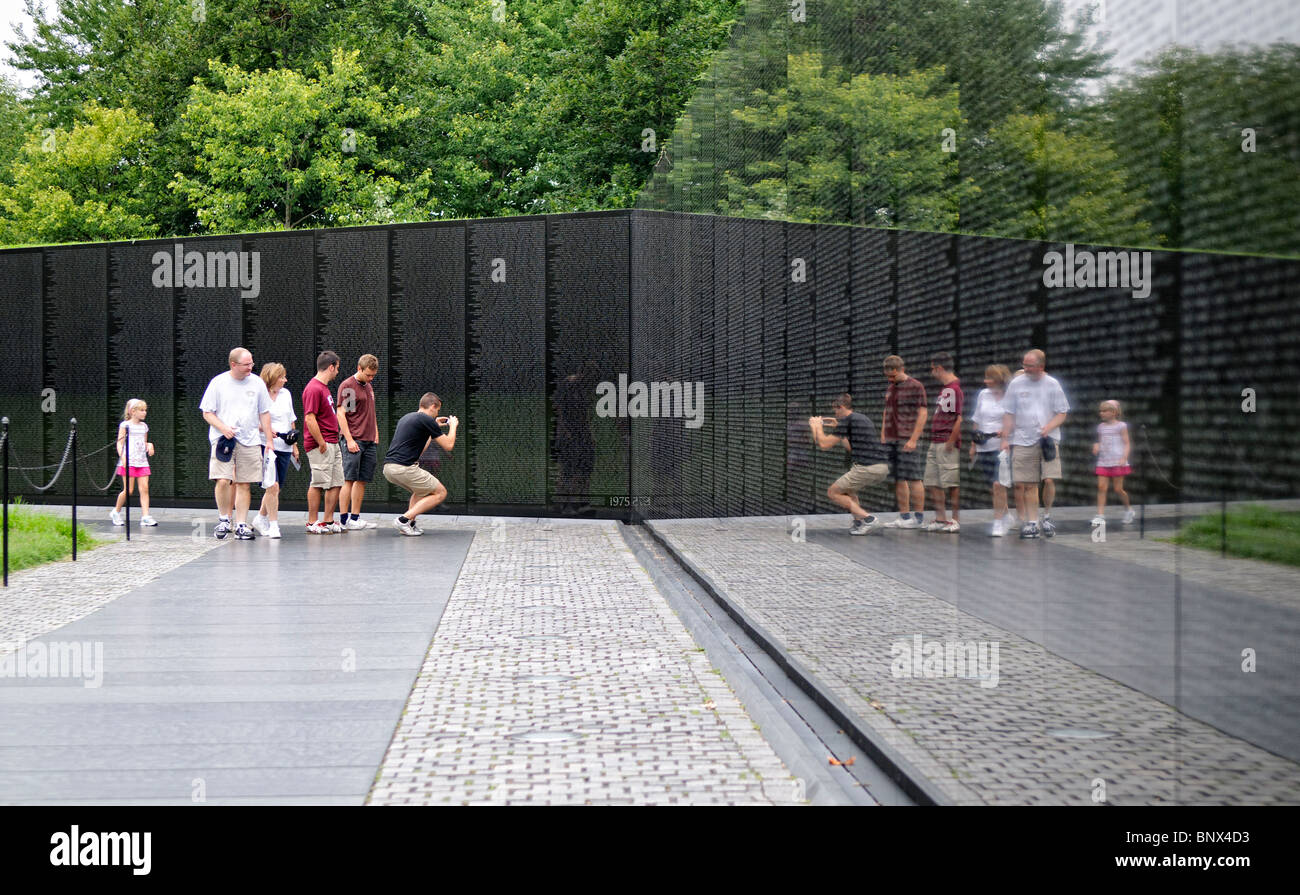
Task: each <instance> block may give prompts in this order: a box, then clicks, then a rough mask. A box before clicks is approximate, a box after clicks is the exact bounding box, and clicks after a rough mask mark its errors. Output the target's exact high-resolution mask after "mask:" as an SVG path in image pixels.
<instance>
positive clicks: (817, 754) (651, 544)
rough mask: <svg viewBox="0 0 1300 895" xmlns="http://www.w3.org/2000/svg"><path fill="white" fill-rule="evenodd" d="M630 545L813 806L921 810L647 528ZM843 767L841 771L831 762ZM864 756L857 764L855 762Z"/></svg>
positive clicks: (635, 530) (628, 535)
mask: <svg viewBox="0 0 1300 895" xmlns="http://www.w3.org/2000/svg"><path fill="white" fill-rule="evenodd" d="M619 529H620V531H621V532H622V534H623V539H624V541H626V543H627V544H628V546H629V548H631V550H632V553H633V554H634V555H635V556H636V558H637V561H638V562H640V563H641V565H642V567H644V568H645V569H646V571H647V572H648V573H649V574H650V577H651V579H652V580H653V581H654V583H655V586H656V587H657V588H658V589H659V592H660V593H661V594H663V596H664V598H665V599H666V600H667V601H668V605H669V606H671V607H672V609H673V611H674V612H676V613H677V616H678V618H680V619H681V621H682V623H683V624H684V625H685V626H686V629H687V630H688V631H690V633H691V636H692V637H694V638H695V642H696V643H698V644H699V645H700V646H701V647H703V648H704V652H705V655H707V656H708V657H709V660H710V662H712V663H713V665H714V667H716V668H717V669H718V670H719V671H721V672H722V674H723V677H724V678H725V679H726V681H727V683H728V684H729V685H730V686H731V688H732V690H734V691H735V693H736V696H737V697H738V698H739V699H740V701H741V703H742V704H743V705H744V706H745V709H746V710H747V711H748V712H749V714H750V717H751V718H753V720H754V722H755V723H756V724H757V725H758V726H759V729H760V730H761V731H762V733H763V736H764V737H765V738H766V739H767V741H768V743H769V744H770V745H771V746H772V749H773V750H774V751H775V752H776V754H777V756H778V757H780V759H781V761H782V762H784V763H785V766H786V767H787V768H788V769H789V770H790V773H791V774H793V775H794V777H795V778H796V780H797V781H798V784H797V785H798V786H799V787H800V788H802V790H803V795H804V797H805V798H806V799H807V801H808V802H810V803H811V804H813V805H877V804H879V805H914V804H916V802H915V801H914V800H913V799H912V798H911V797H910V796H908V794H907V793H906V792H905V791H904V790H903V789H902V788H901V787H900V786H899V785H898V784H897V783H896V782H895V781H894V779H893V778H892V777H891V775H890V774H889V773H888V772H887V771H886V770H885V769H883V768H881V767H880V766H878V765H877V764H876V763H875V762H873V761H871V760H870V759H869V758H868V757H867V756H866V755H864V754H863V750H862V749H861V748H859V746H858V745H856V744H855V742H854V740H853V738H852V737H851V736H850V732H849V731H847V730H846V729H845V728H844V727H843V726H842V725H840V724H837V723H836V722H835V720H834V719H833V718H831V716H830V715H828V714H827V713H826V712H825V711H824V710H823V709H822V708H821V706H819V705H818V704H817V702H816V701H814V700H813V699H812V698H811V697H810V696H809V695H808V694H807V693H805V692H804V691H803V689H801V688H800V686H799V685H798V684H797V683H796V682H795V681H794V680H793V679H791V678H790V676H789V675H788V674H786V673H785V671H784V670H783V669H782V668H781V667H780V665H778V664H777V662H776V661H774V660H773V658H772V657H771V656H769V655H768V653H767V652H766V651H764V649H763V648H762V647H761V646H760V645H759V644H758V643H757V642H756V641H754V639H753V638H751V637H750V636H749V635H748V634H747V633H746V632H745V630H744V629H743V628H742V627H741V626H740V625H739V624H737V623H736V621H735V620H733V619H732V618H731V617H730V616H729V615H728V614H727V613H726V612H724V611H723V610H722V608H721V607H719V605H718V604H717V603H716V602H715V601H714V600H713V598H712V597H711V596H710V595H709V594H708V592H707V591H705V590H704V589H703V588H702V587H701V586H700V585H699V583H698V582H696V580H695V579H694V578H692V577H691V576H690V574H689V573H688V572H687V571H686V570H685V569H683V568H682V567H681V566H680V565H679V564H678V563H677V561H676V560H675V559H673V558H672V557H671V556H670V555H669V554H668V553H667V551H666V550H665V549H664V548H663V546H662V545H661V544H660V543H659V542H658V541H656V540H655V539H654V538H653V537H651V535H650V533H649V532H648V531H646V529H645V528H644V527H643V526H640V525H620V526H619ZM832 758H834V759H835V760H837V761H839V762H841V763H840V764H839V765H838V766H834V765H832V764H831V762H830V759H832ZM851 758H856V761H853V762H852V763H851V764H850V763H849V760H850V759H851Z"/></svg>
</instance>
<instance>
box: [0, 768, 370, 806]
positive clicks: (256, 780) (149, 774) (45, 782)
mask: <svg viewBox="0 0 1300 895" xmlns="http://www.w3.org/2000/svg"><path fill="white" fill-rule="evenodd" d="M374 776H375V765H373V764H365V765H356V766H353V767H316V768H292V769H287V768H281V767H269V768H212V767H202V766H196V767H192V768H183V769H167V768H154V769H149V770H122V769H112V770H81V771H33V770H25V771H4V772H0V801H4V802H7V801H9V800H10V799H24V800H28V801H30V800H36V799H67V798H75V799H77V800H83V799H84V800H89V799H141V798H158V799H178V800H181V799H186V798H191V797H192V796H191V794H192V793H193V792H194V791H195V788H196V786H197V784H196V782H195V781H202V784H203V786H204V788H205V789H206V795H207V796H208V797H210V798H233V797H247V796H255V797H262V798H274V799H282V798H292V797H296V796H346V795H359V796H361V797H364V796H365V793H366V792H367V790H369V788H370V783H371V781H372V780H373V779H374Z"/></svg>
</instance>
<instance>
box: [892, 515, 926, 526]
mask: <svg viewBox="0 0 1300 895" xmlns="http://www.w3.org/2000/svg"><path fill="white" fill-rule="evenodd" d="M898 527H899V528H920V527H921V523H920V522H918V521H917V519H916V517H915V516H912V517H909V518H907V519H899V520H898Z"/></svg>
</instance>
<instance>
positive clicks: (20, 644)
mask: <svg viewBox="0 0 1300 895" xmlns="http://www.w3.org/2000/svg"><path fill="white" fill-rule="evenodd" d="M5 677H25V678H74V679H76V678H79V679H81V680H82V681H83V686H84V687H86V688H87V689H90V690H95V689H98V688H99V687H100V686H102V685H103V683H104V642H103V641H102V640H96V641H93V642H92V641H89V640H87V641H76V640H52V641H50V642H48V643H47V642H45V641H43V640H33V641H30V642H29V641H26V640H19V641H5V642H0V678H5Z"/></svg>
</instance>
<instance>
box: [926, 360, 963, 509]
mask: <svg viewBox="0 0 1300 895" xmlns="http://www.w3.org/2000/svg"><path fill="white" fill-rule="evenodd" d="M952 366H953V364H952V356H951V355H949V354H948V352H946V351H940V352H939V353H938V354H936V355H934V356H933V357H932V358H930V375H932V376H933V377H934V378H935V379H937V380H939V385H940V389H939V397H938V398H937V399H936V400H935V406H934V422H933V423H932V424H931V426H930V449H929V451H928V452H927V453H926V455H925V487H926V488H927V489H929V491H930V500H931V501H932V502H933V503H934V521H933V522H931V523H930V524H929V525H927V526H926V527H925V530H926V531H943V532H948V533H950V534H956V533H957V532H958V531H960V530H961V525H960V524H959V523H958V522H957V511H958V492H959V491H960V488H959V487H958V486H959V485H960V483H961V413H962V391H961V380H959V379H958V378H957V377H956V375H955V374H954V373H953V372H952ZM945 489H946V490H947V495H948V497H950V498H951V499H952V521H951V522H950V521H948V518H947V514H946V509H945V507H944V491H945Z"/></svg>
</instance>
